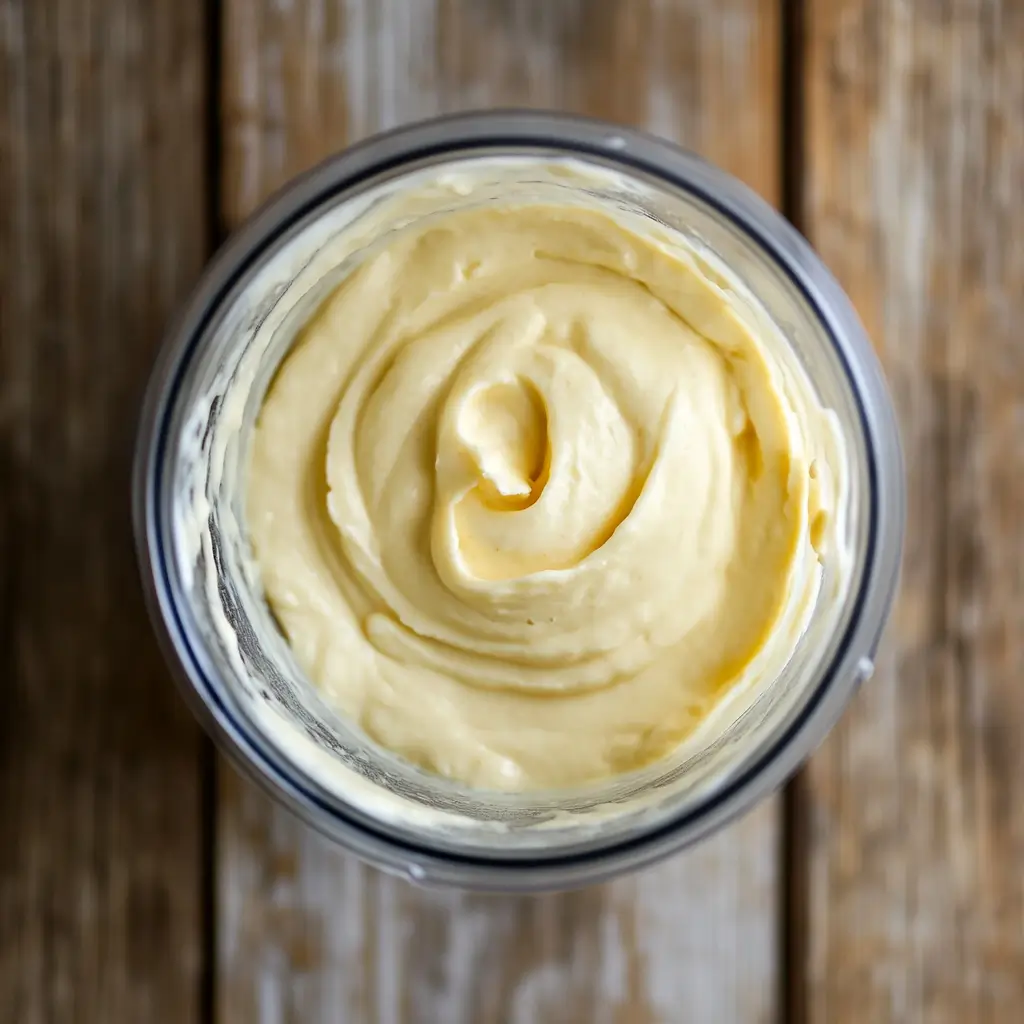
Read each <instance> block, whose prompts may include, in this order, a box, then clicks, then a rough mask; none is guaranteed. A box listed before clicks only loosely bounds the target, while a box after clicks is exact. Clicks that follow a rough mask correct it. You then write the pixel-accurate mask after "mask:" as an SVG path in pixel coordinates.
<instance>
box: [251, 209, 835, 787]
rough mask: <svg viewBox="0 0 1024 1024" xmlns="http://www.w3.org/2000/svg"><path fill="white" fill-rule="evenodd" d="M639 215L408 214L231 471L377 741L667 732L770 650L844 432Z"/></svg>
mask: <svg viewBox="0 0 1024 1024" xmlns="http://www.w3.org/2000/svg"><path fill="white" fill-rule="evenodd" d="M724 274H725V272H724V271H723V270H722V269H721V268H719V269H717V270H716V269H712V267H711V266H710V265H709V264H708V262H707V261H706V260H704V259H703V258H701V257H700V256H699V255H698V254H697V253H696V252H695V251H694V250H693V249H692V248H690V247H688V246H687V245H686V244H685V243H684V241H683V240H682V239H681V238H679V239H674V238H673V237H671V233H670V232H666V231H663V230H658V231H654V230H653V225H649V226H647V227H645V224H644V222H643V220H642V219H641V218H639V217H636V216H633V217H627V216H626V215H625V214H623V215H621V216H620V215H619V214H617V213H615V212H607V211H603V210H598V209H593V208H588V207H586V206H584V205H572V204H569V203H566V204H564V205H560V204H551V203H536V204H530V203H526V204H520V205H514V206H512V205H509V206H502V205H501V203H500V202H491V203H489V204H486V205H483V206H480V207H477V208H468V209H463V210H461V211H458V212H450V213H447V214H444V215H442V216H438V217H432V218H420V219H415V220H414V222H413V223H411V224H410V225H408V226H406V227H405V228H404V229H403V230H400V231H396V232H394V233H393V234H392V235H391V236H389V240H388V241H387V243H386V244H384V245H383V246H377V247H376V248H375V249H374V250H372V251H371V252H369V253H368V254H367V255H365V257H364V258H363V259H362V260H361V261H360V262H358V264H357V265H356V266H355V268H354V269H353V270H352V271H351V273H349V274H348V275H347V276H346V277H345V278H344V280H342V282H341V283H340V285H338V286H337V288H336V289H335V290H334V291H333V292H332V293H331V294H330V295H329V296H328V297H327V298H326V299H325V300H324V301H323V302H322V303H321V304H320V306H319V308H318V309H317V310H316V312H315V313H314V314H313V315H312V316H311V318H310V319H309V321H308V323H307V324H306V325H305V327H304V329H303V330H302V331H301V333H300V334H299V336H298V338H297V339H296V341H295V344H294V346H293V348H292V350H291V351H290V352H289V354H288V355H287V357H286V358H285V360H284V362H283V364H282V366H281V367H280V369H279V371H278V373H277V375H276V377H275V379H274V380H273V382H272V384H271V386H270V388H269V391H268V393H267V396H266V399H265V402H264V405H263V408H262V410H261V413H260V416H259V420H258V422H257V426H256V430H255V434H254V438H253V443H252V455H251V465H250V468H249V475H248V483H247V520H248V530H249V534H250V538H251V542H252V546H253V550H254V552H255V556H256V560H257V563H258V567H259V571H260V575H261V579H262V583H263V587H264V590H265V593H266V597H267V599H268V601H269V603H270V606H271V607H272V609H273V611H274V613H275V615H276V617H277V619H278V621H279V623H280V625H281V627H282V629H283V631H284V633H285V635H286V636H287V639H288V641H289V643H290V644H291V647H292V649H293V651H294V654H295V657H296V660H297V661H298V663H299V665H300V666H301V667H302V669H303V670H304V671H305V672H306V673H307V674H308V675H309V676H310V678H311V679H312V680H313V681H314V683H315V684H316V685H317V686H318V687H319V688H320V689H321V691H322V692H323V694H324V695H325V697H326V699H327V700H328V701H329V702H330V703H331V704H333V706H334V707H336V708H337V709H338V710H339V711H340V712H341V713H342V714H344V715H346V716H348V717H349V718H350V719H351V720H353V721H354V722H355V723H357V724H358V725H359V726H360V727H361V728H362V729H363V730H364V731H365V732H366V733H367V734H368V735H369V736H370V737H371V738H372V739H373V740H375V741H376V742H378V743H379V744H381V745H382V746H384V747H386V748H388V749H390V750H392V751H393V752H395V753H397V754H399V755H401V756H402V757H404V758H406V759H408V760H411V761H412V762H414V763H416V764H418V765H421V766H422V767H424V768H426V769H428V770H430V771H432V772H435V773H439V774H441V775H443V776H447V777H449V778H452V779H456V780H459V781H461V782H465V783H468V784H470V785H472V786H477V787H482V788H491V789H502V790H513V791H515V790H535V789H539V788H549V787H564V786H572V785H576V784H581V783H584V782H588V781H593V780H599V779H602V778H606V777H609V776H612V775H617V774H619V773H623V772H627V771H630V770H632V769H636V768H639V767H642V766H645V765H648V764H650V763H651V762H654V761H656V760H658V759H661V758H665V757H667V756H668V755H670V754H671V753H672V752H673V751H674V750H676V749H677V748H678V747H679V745H680V744H681V743H682V742H683V741H684V740H687V739H692V738H693V737H694V736H695V735H699V734H700V730H701V729H705V730H706V729H707V728H708V723H709V722H713V721H714V719H715V714H714V713H715V710H716V708H717V707H718V706H719V705H720V704H721V703H722V702H723V701H725V700H726V699H728V698H729V697H730V695H735V694H736V693H738V692H743V691H748V690H751V689H752V688H758V687H763V686H765V685H768V684H770V683H771V682H772V681H773V680H774V679H775V678H776V677H777V676H778V674H779V673H780V672H781V671H782V670H783V669H784V667H785V666H786V664H787V662H788V661H789V659H790V658H791V656H792V654H793V652H794V649H795V648H796V646H797V643H798V641H799V638H800V636H801V634H802V632H803V630H804V628H805V626H806V624H807V621H808V619H809V617H810V615H811V612H812V610H813V608H814V605H815V602H816V600H818V598H819V589H820V585H821V579H822V569H823V565H824V564H826V563H827V562H828V560H829V559H830V558H839V557H840V556H841V552H839V551H838V545H837V544H836V540H835V529H834V524H835V518H836V516H835V510H836V507H837V503H839V502H841V500H842V495H841V494H840V493H838V492H839V491H840V490H841V481H842V480H843V479H844V474H843V471H842V470H843V467H842V466H839V465H837V464H836V463H837V461H838V460H841V451H842V446H841V444H840V443H839V442H840V441H841V439H840V438H838V437H837V430H836V428H835V422H834V417H832V416H831V414H830V413H828V412H827V411H826V410H824V409H822V408H821V406H820V405H819V404H818V401H817V399H816V397H815V395H814V393H813V391H812V389H811V388H810V386H809V385H808V384H807V382H806V379H805V378H803V377H802V375H801V371H799V369H798V368H796V369H795V367H796V364H795V363H794V360H793V356H792V353H791V352H789V351H788V346H787V343H786V341H785V339H784V338H783V337H782V335H781V333H780V332H778V331H771V330H767V329H764V325H763V324H762V326H761V327H760V328H759V327H758V326H757V323H758V321H757V320H756V319H755V318H752V317H750V316H749V315H747V310H746V307H745V306H744V304H743V303H742V302H741V301H739V299H738V297H737V296H738V294H739V292H738V291H737V290H736V288H734V287H733V284H732V283H730V281H729V280H728V277H727V276H723V275H724Z"/></svg>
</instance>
